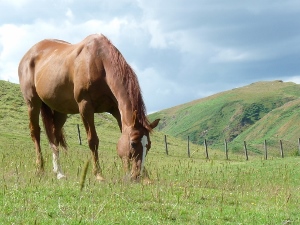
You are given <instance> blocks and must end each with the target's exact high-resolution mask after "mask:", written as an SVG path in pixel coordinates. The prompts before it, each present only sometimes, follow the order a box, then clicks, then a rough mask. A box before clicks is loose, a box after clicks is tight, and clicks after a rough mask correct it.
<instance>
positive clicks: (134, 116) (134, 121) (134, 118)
mask: <svg viewBox="0 0 300 225" xmlns="http://www.w3.org/2000/svg"><path fill="white" fill-rule="evenodd" d="M136 113H137V112H136V110H134V111H133V114H132V125H131V126H132V127H134V126H135V123H136Z"/></svg>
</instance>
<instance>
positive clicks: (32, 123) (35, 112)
mask: <svg viewBox="0 0 300 225" xmlns="http://www.w3.org/2000/svg"><path fill="white" fill-rule="evenodd" d="M41 104H42V102H41V100H40V99H37V98H36V99H31V100H27V106H28V115H29V129H30V135H31V138H32V140H33V142H34V145H35V151H36V165H37V172H38V173H40V172H43V171H44V159H43V156H42V151H41V145H40V131H41V129H40V126H39V113H40V109H41Z"/></svg>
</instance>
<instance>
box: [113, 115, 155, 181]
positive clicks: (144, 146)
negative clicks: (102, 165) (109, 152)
mask: <svg viewBox="0 0 300 225" xmlns="http://www.w3.org/2000/svg"><path fill="white" fill-rule="evenodd" d="M158 122H159V119H157V120H155V121H154V122H152V123H150V124H149V128H145V127H143V126H142V125H141V124H140V123H139V122H138V121H137V119H136V112H134V113H133V122H132V124H131V125H129V126H125V127H123V129H122V134H121V137H120V139H119V142H118V145H117V151H118V154H119V156H120V158H121V159H122V161H123V166H124V169H125V171H126V172H127V171H128V170H129V167H130V164H131V174H130V177H131V179H133V180H136V179H137V178H138V177H139V176H140V175H142V174H141V173H142V170H143V163H144V160H145V157H146V155H147V153H148V151H149V149H150V148H151V141H150V135H149V133H150V131H149V130H152V129H154V128H155V127H156V126H157V124H158Z"/></svg>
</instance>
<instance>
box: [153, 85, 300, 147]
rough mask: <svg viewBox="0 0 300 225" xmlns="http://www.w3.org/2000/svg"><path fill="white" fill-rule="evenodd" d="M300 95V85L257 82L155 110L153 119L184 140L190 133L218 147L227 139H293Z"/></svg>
mask: <svg viewBox="0 0 300 225" xmlns="http://www.w3.org/2000/svg"><path fill="white" fill-rule="evenodd" d="M299 97H300V85H298V84H295V83H291V82H282V81H272V82H257V83H253V84H250V85H248V86H245V87H241V88H236V89H233V90H229V91H225V92H221V93H218V94H215V95H212V96H209V97H207V98H203V99H199V100H195V101H192V102H189V103H186V104H183V105H179V106H176V107H173V108H169V109H166V110H162V111H160V112H156V113H154V114H152V115H150V118H157V117H160V118H161V119H162V120H161V122H160V124H159V128H158V129H159V130H161V131H163V132H165V133H167V134H169V135H173V136H175V137H180V138H182V139H186V138H187V136H189V138H190V140H191V141H193V142H194V143H198V144H202V143H203V140H204V139H207V141H208V143H209V144H213V145H215V146H220V145H223V142H224V139H226V140H227V141H228V142H232V143H237V142H238V141H239V142H243V140H248V139H249V140H250V139H251V140H255V141H256V142H257V143H258V142H261V140H264V139H266V138H268V139H270V138H274V139H275V138H276V139H278V138H282V139H284V140H287V141H290V140H291V139H296V138H297V137H298V136H300V126H297V124H298V125H299V119H300V118H299V112H300V110H297V107H298V108H299ZM262 128H263V129H264V131H263V132H262V131H261V130H262ZM296 140H297V139H296ZM296 140H293V141H294V142H296ZM240 146H241V147H242V145H240ZM238 149H239V147H236V146H235V147H234V150H238ZM252 149H255V147H253V148H252Z"/></svg>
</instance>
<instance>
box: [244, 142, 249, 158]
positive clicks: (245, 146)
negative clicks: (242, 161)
mask: <svg viewBox="0 0 300 225" xmlns="http://www.w3.org/2000/svg"><path fill="white" fill-rule="evenodd" d="M244 150H245V156H246V160H247V161H248V150H247V145H246V141H244Z"/></svg>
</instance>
